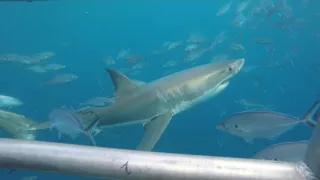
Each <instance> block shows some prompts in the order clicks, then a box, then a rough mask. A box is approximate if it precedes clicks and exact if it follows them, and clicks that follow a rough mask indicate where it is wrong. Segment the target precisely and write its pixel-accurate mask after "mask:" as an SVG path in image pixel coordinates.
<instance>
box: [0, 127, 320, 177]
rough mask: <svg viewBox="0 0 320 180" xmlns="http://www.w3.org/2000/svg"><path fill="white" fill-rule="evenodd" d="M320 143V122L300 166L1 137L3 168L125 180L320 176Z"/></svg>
mask: <svg viewBox="0 0 320 180" xmlns="http://www.w3.org/2000/svg"><path fill="white" fill-rule="evenodd" d="M319 140H320V124H319V125H318V126H317V127H316V128H315V130H314V133H313V136H312V138H311V141H310V144H309V148H308V151H307V154H306V158H305V163H298V164H294V163H287V162H278V161H266V160H253V159H240V158H226V157H210V156H196V155H185V154H170V153H157V152H145V151H134V150H121V149H112V148H99V147H92V146H81V145H71V144H62V143H50V142H39V141H24V140H15V139H0V168H14V169H29V170H39V171H49V172H56V173H67V174H73V175H80V176H89V177H99V178H110V179H121V180H123V179H139V180H144V179H148V180H160V179H161V180H162V179H170V180H182V179H183V180H195V179H196V180H251V179H255V180H284V179H286V180H305V179H315V177H317V178H319V177H320V154H319V153H320V142H319ZM305 164H306V165H307V166H306V165H305ZM308 167H310V169H311V171H310V170H309V168H308ZM312 172H313V173H312Z"/></svg>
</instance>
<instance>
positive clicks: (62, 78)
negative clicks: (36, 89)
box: [42, 74, 78, 85]
mask: <svg viewBox="0 0 320 180" xmlns="http://www.w3.org/2000/svg"><path fill="white" fill-rule="evenodd" d="M76 79H78V76H77V75H75V74H59V75H56V76H55V77H53V78H52V79H51V80H50V81H48V82H45V83H43V84H42V85H50V84H52V85H53V84H66V83H68V82H71V81H74V80H76Z"/></svg>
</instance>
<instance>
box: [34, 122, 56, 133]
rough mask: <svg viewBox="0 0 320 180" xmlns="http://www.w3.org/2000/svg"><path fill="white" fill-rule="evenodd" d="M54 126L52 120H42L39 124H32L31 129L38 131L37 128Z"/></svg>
mask: <svg viewBox="0 0 320 180" xmlns="http://www.w3.org/2000/svg"><path fill="white" fill-rule="evenodd" d="M53 126H54V124H53V122H52V121H44V122H41V123H39V124H37V125H34V126H32V127H31V128H29V129H28V130H29V131H36V130H40V129H49V128H50V129H52V127H53Z"/></svg>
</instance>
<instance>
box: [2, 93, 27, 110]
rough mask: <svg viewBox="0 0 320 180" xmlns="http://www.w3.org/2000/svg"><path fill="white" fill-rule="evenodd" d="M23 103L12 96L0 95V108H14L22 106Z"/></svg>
mask: <svg viewBox="0 0 320 180" xmlns="http://www.w3.org/2000/svg"><path fill="white" fill-rule="evenodd" d="M22 104H23V103H22V102H21V101H20V100H19V99H17V98H15V97H11V96H5V95H0V107H13V106H21V105H22Z"/></svg>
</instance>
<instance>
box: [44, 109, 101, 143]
mask: <svg viewBox="0 0 320 180" xmlns="http://www.w3.org/2000/svg"><path fill="white" fill-rule="evenodd" d="M49 119H50V121H52V127H55V128H56V129H57V130H58V131H59V139H61V136H62V134H65V135H68V136H70V137H71V138H72V139H73V140H74V139H75V138H77V137H78V136H79V134H80V133H83V134H85V135H86V136H87V137H88V138H89V139H90V141H91V143H92V145H94V146H95V145H96V142H95V140H94V138H93V136H92V134H91V133H90V131H88V130H85V129H84V126H83V124H82V122H81V120H80V119H79V118H78V117H77V115H76V114H75V113H74V112H72V111H71V110H69V109H67V108H65V107H61V108H58V109H54V110H53V111H52V112H51V113H50V114H49Z"/></svg>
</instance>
